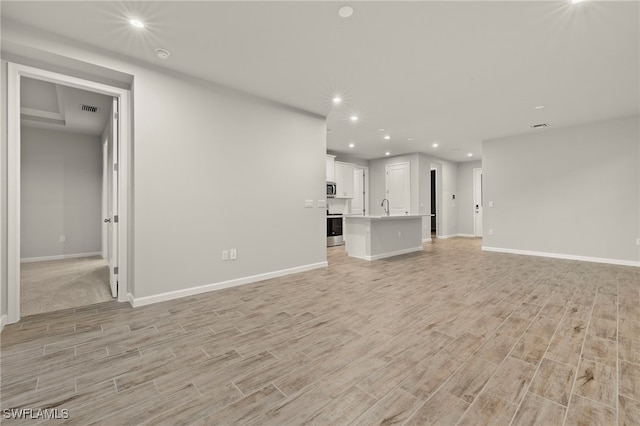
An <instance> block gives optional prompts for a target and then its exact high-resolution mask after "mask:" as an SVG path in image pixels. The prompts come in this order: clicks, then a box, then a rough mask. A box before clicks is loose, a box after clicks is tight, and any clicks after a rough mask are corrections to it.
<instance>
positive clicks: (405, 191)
mask: <svg viewBox="0 0 640 426" xmlns="http://www.w3.org/2000/svg"><path fill="white" fill-rule="evenodd" d="M386 169H387V170H386V172H387V176H386V187H387V188H386V189H387V191H386V192H387V199H388V200H389V212H390V214H391V215H392V216H397V215H406V214H409V210H410V209H409V207H410V203H411V169H410V165H409V163H398V164H388V165H387V166H386Z"/></svg>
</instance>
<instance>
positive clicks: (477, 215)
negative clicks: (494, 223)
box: [473, 169, 482, 237]
mask: <svg viewBox="0 0 640 426" xmlns="http://www.w3.org/2000/svg"><path fill="white" fill-rule="evenodd" d="M473 211H474V214H473V221H474V222H473V229H474V235H475V236H476V237H482V169H473Z"/></svg>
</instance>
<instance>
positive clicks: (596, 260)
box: [482, 246, 640, 267]
mask: <svg viewBox="0 0 640 426" xmlns="http://www.w3.org/2000/svg"><path fill="white" fill-rule="evenodd" d="M482 251H491V252H495V253H509V254H523V255H525V256H538V257H550V258H553V259H566V260H580V261H582V262H593V263H608V264H610V265H620V266H636V267H640V261H638V262H634V261H633V260H621V259H607V258H604V257H589V256H577V255H573V254H561V253H547V252H543V251H529V250H515V249H506V248H500V247H485V246H482Z"/></svg>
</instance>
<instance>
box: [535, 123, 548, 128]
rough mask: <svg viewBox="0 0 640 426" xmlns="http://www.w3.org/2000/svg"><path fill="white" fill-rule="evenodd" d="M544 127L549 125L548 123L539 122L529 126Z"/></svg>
mask: <svg viewBox="0 0 640 426" xmlns="http://www.w3.org/2000/svg"><path fill="white" fill-rule="evenodd" d="M544 127H549V123H540V124H534V125H532V126H531V128H532V129H542V128H544Z"/></svg>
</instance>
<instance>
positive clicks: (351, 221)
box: [344, 214, 427, 260]
mask: <svg viewBox="0 0 640 426" xmlns="http://www.w3.org/2000/svg"><path fill="white" fill-rule="evenodd" d="M425 216H427V215H424V214H413V215H403V216H345V229H344V235H345V240H346V251H347V254H348V255H349V256H352V257H357V258H359V259H364V260H377V259H383V258H385V257H391V256H397V255H399V254H405V253H411V252H414V251H421V250H422V218H423V217H425Z"/></svg>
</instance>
